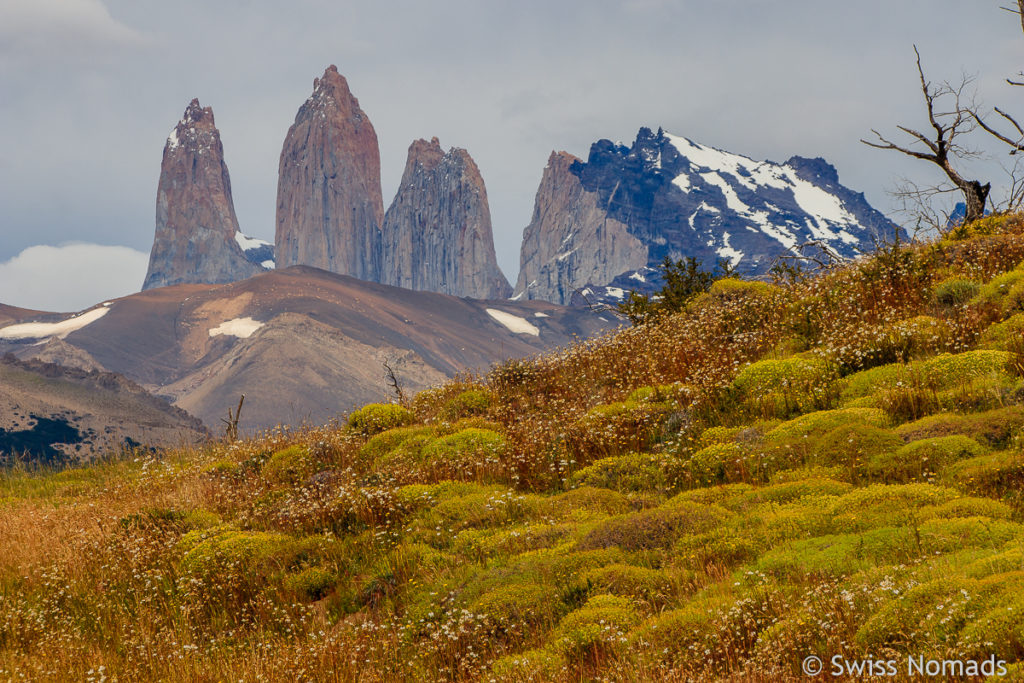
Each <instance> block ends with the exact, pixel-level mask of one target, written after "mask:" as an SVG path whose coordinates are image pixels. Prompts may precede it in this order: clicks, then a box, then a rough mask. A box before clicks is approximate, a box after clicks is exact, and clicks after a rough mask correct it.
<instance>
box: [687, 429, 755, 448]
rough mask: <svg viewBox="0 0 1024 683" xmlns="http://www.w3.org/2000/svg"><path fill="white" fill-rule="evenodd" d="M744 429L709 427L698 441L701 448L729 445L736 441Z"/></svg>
mask: <svg viewBox="0 0 1024 683" xmlns="http://www.w3.org/2000/svg"><path fill="white" fill-rule="evenodd" d="M743 429H744V427H708V428H707V429H705V430H704V431H703V432H702V433H701V435H700V439H698V443H699V444H700V447H701V448H707V447H708V446H716V445H718V444H724V443H729V442H731V441H733V440H735V438H736V435H737V434H739V433H740V432H741V431H743Z"/></svg>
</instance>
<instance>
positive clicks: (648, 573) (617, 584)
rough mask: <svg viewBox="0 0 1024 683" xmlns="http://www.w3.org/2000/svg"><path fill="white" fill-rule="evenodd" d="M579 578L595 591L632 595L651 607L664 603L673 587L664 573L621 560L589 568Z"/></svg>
mask: <svg viewBox="0 0 1024 683" xmlns="http://www.w3.org/2000/svg"><path fill="white" fill-rule="evenodd" d="M583 581H585V582H587V583H588V584H590V585H592V586H593V588H594V590H596V591H597V592H599V593H611V594H612V595H620V596H622V597H627V598H628V597H631V598H636V599H637V600H642V601H644V602H646V603H648V604H649V605H652V606H662V605H665V604H666V603H668V602H669V600H670V599H672V598H673V597H674V594H675V590H676V589H675V585H674V582H673V581H672V579H670V578H669V577H668V576H667V575H666V574H665V573H664V572H662V571H658V570H656V569H647V568H646V567H636V566H633V565H630V564H622V563H616V564H610V565H606V566H604V567H599V568H597V569H592V570H590V571H589V572H587V573H585V574H584V575H583Z"/></svg>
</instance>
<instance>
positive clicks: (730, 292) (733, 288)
mask: <svg viewBox="0 0 1024 683" xmlns="http://www.w3.org/2000/svg"><path fill="white" fill-rule="evenodd" d="M781 291H782V290H780V289H779V288H778V287H776V286H774V285H771V284H768V283H767V282H761V281H759V280H741V279H739V278H737V277H727V278H722V279H720V280H715V281H714V282H713V283H711V289H709V290H708V294H709V295H710V296H711V298H713V299H739V298H742V297H748V296H753V297H765V296H771V295H773V294H778V293H780V292H781Z"/></svg>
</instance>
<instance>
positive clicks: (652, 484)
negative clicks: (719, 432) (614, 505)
mask: <svg viewBox="0 0 1024 683" xmlns="http://www.w3.org/2000/svg"><path fill="white" fill-rule="evenodd" d="M674 461H675V458H673V457H672V456H670V455H665V454H661V453H657V454H655V453H630V454H628V455H619V456H615V457H611V458H602V459H601V460H597V461H596V462H594V463H593V464H591V465H589V466H587V467H584V468H583V469H581V470H579V471H578V472H576V473H575V474H573V476H572V478H571V479H570V482H571V483H572V485H573V486H594V487H598V488H606V489H612V490H614V491H665V490H667V489H669V488H671V487H670V486H669V485H668V480H669V476H667V471H669V470H671V469H678V466H675V464H674Z"/></svg>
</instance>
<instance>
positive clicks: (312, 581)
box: [284, 567, 337, 601]
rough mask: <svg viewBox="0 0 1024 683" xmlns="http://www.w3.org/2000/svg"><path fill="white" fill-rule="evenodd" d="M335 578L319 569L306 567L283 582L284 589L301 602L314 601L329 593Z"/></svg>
mask: <svg viewBox="0 0 1024 683" xmlns="http://www.w3.org/2000/svg"><path fill="white" fill-rule="evenodd" d="M335 583H337V577H335V575H334V574H333V573H332V572H329V571H327V570H326V569H323V568H321V567H308V568H307V569H303V570H302V571H301V572H299V573H298V574H292V575H290V576H288V577H287V578H286V579H285V580H284V587H285V588H287V589H288V590H290V591H292V592H293V593H295V594H296V595H298V596H299V597H300V598H302V599H303V600H307V601H316V600H319V599H321V598H323V597H324V596H325V595H327V594H328V593H330V592H331V589H332V588H334V584H335Z"/></svg>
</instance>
